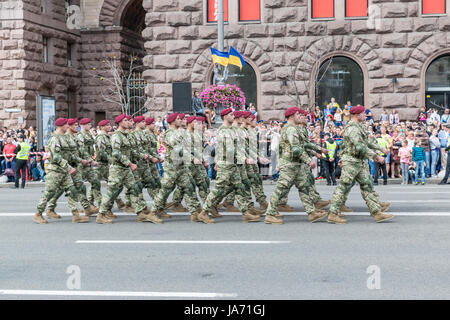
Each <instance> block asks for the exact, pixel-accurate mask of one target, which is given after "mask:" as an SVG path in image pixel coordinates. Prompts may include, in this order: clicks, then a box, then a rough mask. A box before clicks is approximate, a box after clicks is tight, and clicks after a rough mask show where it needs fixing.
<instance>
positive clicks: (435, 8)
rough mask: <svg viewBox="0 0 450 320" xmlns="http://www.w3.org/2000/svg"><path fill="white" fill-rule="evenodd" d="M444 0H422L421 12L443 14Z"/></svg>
mask: <svg viewBox="0 0 450 320" xmlns="http://www.w3.org/2000/svg"><path fill="white" fill-rule="evenodd" d="M445 1H446V0H422V14H445V12H446V10H445V9H446V8H445Z"/></svg>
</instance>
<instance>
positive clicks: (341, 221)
mask: <svg viewBox="0 0 450 320" xmlns="http://www.w3.org/2000/svg"><path fill="white" fill-rule="evenodd" d="M328 222H329V223H334V224H345V223H347V220H345V218H340V217H339V215H337V214H335V213H329V214H328Z"/></svg>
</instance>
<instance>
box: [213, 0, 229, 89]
mask: <svg viewBox="0 0 450 320" xmlns="http://www.w3.org/2000/svg"><path fill="white" fill-rule="evenodd" d="M217 5H218V11H217V29H218V30H217V47H218V49H219V51H220V52H223V51H224V40H223V39H224V13H223V0H217ZM227 75H228V70H227V68H226V67H222V66H218V65H216V66H214V84H217V85H219V86H223V85H225V81H226V79H227Z"/></svg>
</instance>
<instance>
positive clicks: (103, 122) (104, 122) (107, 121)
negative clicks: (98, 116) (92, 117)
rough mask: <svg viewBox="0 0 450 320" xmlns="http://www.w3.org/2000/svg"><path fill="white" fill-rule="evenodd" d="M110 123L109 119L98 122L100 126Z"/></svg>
mask: <svg viewBox="0 0 450 320" xmlns="http://www.w3.org/2000/svg"><path fill="white" fill-rule="evenodd" d="M108 124H109V120H102V121H100V122H99V123H98V126H99V127H103V126H107V125H108Z"/></svg>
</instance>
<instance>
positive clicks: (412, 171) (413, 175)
mask: <svg viewBox="0 0 450 320" xmlns="http://www.w3.org/2000/svg"><path fill="white" fill-rule="evenodd" d="M408 162H409V166H408V173H409V179H410V180H411V183H414V181H415V179H416V164H415V163H414V162H413V161H412V157H411V156H410V157H409V159H408Z"/></svg>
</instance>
